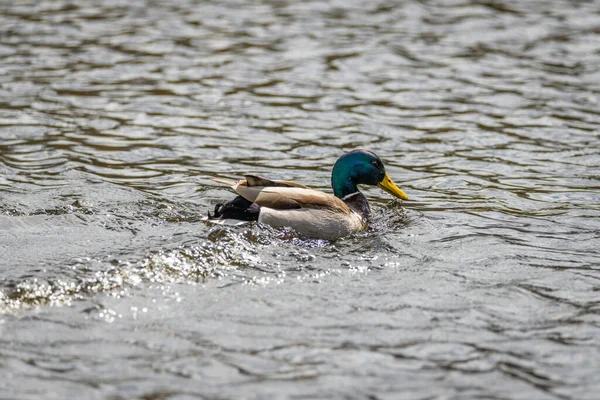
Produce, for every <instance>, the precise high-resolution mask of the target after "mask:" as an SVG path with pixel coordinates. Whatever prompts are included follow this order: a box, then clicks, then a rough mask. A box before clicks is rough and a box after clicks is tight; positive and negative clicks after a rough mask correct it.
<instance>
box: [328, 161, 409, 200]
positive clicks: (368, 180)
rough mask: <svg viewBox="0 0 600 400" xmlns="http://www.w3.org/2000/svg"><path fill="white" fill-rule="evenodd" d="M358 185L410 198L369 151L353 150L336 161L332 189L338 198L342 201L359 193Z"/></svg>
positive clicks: (401, 197)
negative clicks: (376, 187) (369, 186)
mask: <svg viewBox="0 0 600 400" xmlns="http://www.w3.org/2000/svg"><path fill="white" fill-rule="evenodd" d="M357 185H372V186H379V187H380V188H382V189H383V190H385V191H386V192H388V193H389V194H391V195H392V196H395V197H398V198H400V199H403V200H408V196H407V195H406V194H405V193H404V192H403V191H402V190H400V189H399V188H398V187H397V186H396V185H395V184H394V182H392V180H391V179H390V177H389V176H388V174H387V173H386V172H385V167H384V166H383V162H381V159H380V158H379V157H377V155H375V153H372V152H370V151H367V150H360V149H359V150H352V151H351V152H349V153H346V154H344V155H343V156H341V157H340V158H339V159H338V160H337V161H336V163H335V165H334V166H333V171H332V172H331V187H332V188H333V194H334V195H335V196H336V197H339V198H340V199H341V198H344V197H345V196H347V195H349V194H352V193H355V192H357V191H358V187H357Z"/></svg>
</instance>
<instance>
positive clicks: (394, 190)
mask: <svg viewBox="0 0 600 400" xmlns="http://www.w3.org/2000/svg"><path fill="white" fill-rule="evenodd" d="M377 186H379V187H380V188H382V189H383V190H385V191H386V192H388V193H389V194H391V195H392V196H395V197H398V198H399V199H402V200H408V196H407V195H406V193H404V192H403V191H402V190H400V188H399V187H398V186H396V184H395V183H394V182H392V179H391V178H390V176H389V175H388V174H387V172H386V174H385V176H384V177H383V179H382V180H381V182H379V183H378V184H377Z"/></svg>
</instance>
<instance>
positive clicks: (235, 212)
mask: <svg viewBox="0 0 600 400" xmlns="http://www.w3.org/2000/svg"><path fill="white" fill-rule="evenodd" d="M259 214H260V206H259V205H258V204H256V203H253V202H251V201H249V200H246V199H245V198H243V197H242V196H237V197H236V198H235V199H233V200H231V201H230V202H229V203H225V204H217V205H215V210H214V214H212V215H211V214H210V212H209V213H208V218H209V219H237V220H240V221H258V215H259Z"/></svg>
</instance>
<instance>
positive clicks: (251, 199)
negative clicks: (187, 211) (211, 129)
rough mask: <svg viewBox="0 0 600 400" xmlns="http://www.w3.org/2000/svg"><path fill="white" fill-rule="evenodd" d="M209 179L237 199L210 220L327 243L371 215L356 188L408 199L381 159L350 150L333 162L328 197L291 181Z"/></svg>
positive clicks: (220, 206) (360, 225)
mask: <svg viewBox="0 0 600 400" xmlns="http://www.w3.org/2000/svg"><path fill="white" fill-rule="evenodd" d="M214 180H215V181H216V182H220V183H225V184H227V185H230V186H231V188H232V189H233V190H234V191H235V192H236V193H237V194H238V195H239V196H237V197H236V198H234V199H233V200H232V201H230V202H228V203H225V204H217V205H216V206H215V210H214V214H213V215H211V214H210V213H209V214H208V218H209V219H210V220H228V219H236V220H241V221H258V222H260V223H263V224H266V225H270V226H273V227H291V228H293V229H294V230H295V231H296V232H298V233H300V234H301V235H304V236H308V237H312V238H319V239H327V240H336V239H338V238H340V237H343V236H347V235H349V234H351V233H355V232H359V231H361V230H363V229H365V228H366V226H367V223H368V221H369V216H370V212H371V211H370V208H369V203H368V202H367V199H366V198H365V196H364V195H363V194H362V193H361V192H360V191H359V190H358V186H357V185H360V184H363V185H372V186H379V187H380V188H382V189H383V190H385V191H386V192H388V193H389V194H391V195H392V196H395V197H398V198H400V199H403V200H407V199H408V196H407V195H406V194H405V193H404V192H403V191H402V190H400V189H399V188H398V187H397V186H396V185H395V184H394V182H392V180H391V179H390V177H389V176H388V174H387V173H386V172H385V167H384V166H383V162H382V161H381V159H380V158H379V157H377V155H375V154H374V153H372V152H370V151H367V150H353V151H351V152H349V153H346V154H344V155H342V156H341V157H340V158H339V159H338V160H337V161H336V163H335V165H334V166H333V170H332V172H331V187H332V188H333V195H330V194H327V193H324V192H321V191H319V190H315V189H311V188H309V187H308V186H304V185H301V184H299V183H296V182H290V181H273V180H270V179H266V178H262V177H259V176H254V175H246V179H244V180H240V181H238V182H234V181H229V180H225V179H218V178H215V179H214Z"/></svg>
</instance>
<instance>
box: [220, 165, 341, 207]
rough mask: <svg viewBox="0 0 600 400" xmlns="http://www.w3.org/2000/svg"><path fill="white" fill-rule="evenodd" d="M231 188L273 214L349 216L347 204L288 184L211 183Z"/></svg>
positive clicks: (257, 181)
mask: <svg viewBox="0 0 600 400" xmlns="http://www.w3.org/2000/svg"><path fill="white" fill-rule="evenodd" d="M214 180H215V181H217V182H221V183H225V184H228V185H230V186H231V188H232V189H233V190H235V191H236V192H237V193H238V194H239V195H241V196H242V197H244V198H245V199H246V200H249V201H251V202H253V203H256V204H258V205H259V206H261V207H269V208H273V209H276V210H289V209H296V208H316V209H329V210H331V211H334V212H342V213H344V214H350V213H352V211H351V210H350V209H349V208H348V206H347V205H346V203H344V202H343V201H342V200H340V199H338V198H337V197H335V196H332V195H330V194H327V193H324V192H321V191H319V190H315V189H311V188H309V187H307V186H304V185H301V184H299V183H296V182H290V181H273V180H270V179H266V178H261V177H258V176H253V175H247V176H246V179H244V180H240V181H238V182H234V181H229V180H225V179H214Z"/></svg>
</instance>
